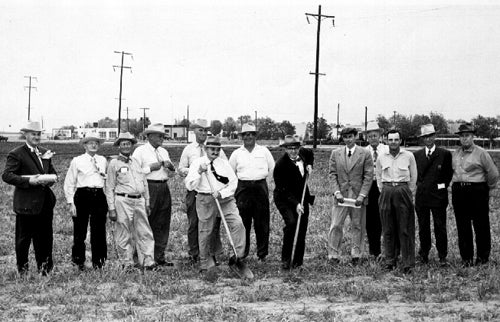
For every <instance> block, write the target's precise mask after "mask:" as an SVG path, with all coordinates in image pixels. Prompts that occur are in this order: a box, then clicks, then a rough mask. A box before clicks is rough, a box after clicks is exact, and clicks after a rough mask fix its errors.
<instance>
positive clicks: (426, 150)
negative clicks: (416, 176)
mask: <svg viewBox="0 0 500 322" xmlns="http://www.w3.org/2000/svg"><path fill="white" fill-rule="evenodd" d="M435 150H436V145H435V144H434V145H433V146H432V148H430V149H429V148H428V147H425V157H427V156H428V155H429V152H430V154H431V155H432V154H433V153H434V151H435Z"/></svg>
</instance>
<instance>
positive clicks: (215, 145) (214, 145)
mask: <svg viewBox="0 0 500 322" xmlns="http://www.w3.org/2000/svg"><path fill="white" fill-rule="evenodd" d="M205 147H206V148H219V149H220V148H221V147H222V145H220V144H219V145H217V144H213V143H211V144H205Z"/></svg>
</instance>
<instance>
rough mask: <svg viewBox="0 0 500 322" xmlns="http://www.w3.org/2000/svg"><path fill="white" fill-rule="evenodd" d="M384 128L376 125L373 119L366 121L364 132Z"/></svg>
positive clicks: (380, 130)
mask: <svg viewBox="0 0 500 322" xmlns="http://www.w3.org/2000/svg"><path fill="white" fill-rule="evenodd" d="M383 130H384V129H382V128H380V127H379V126H378V123H377V122H375V121H372V122H368V123H367V124H366V132H367V133H368V132H371V131H379V132H382V131H383Z"/></svg>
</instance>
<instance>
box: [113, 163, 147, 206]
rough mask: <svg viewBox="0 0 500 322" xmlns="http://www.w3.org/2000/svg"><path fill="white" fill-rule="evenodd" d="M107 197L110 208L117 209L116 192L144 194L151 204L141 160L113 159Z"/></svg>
mask: <svg viewBox="0 0 500 322" xmlns="http://www.w3.org/2000/svg"><path fill="white" fill-rule="evenodd" d="M105 193H106V199H107V201H108V207H109V209H110V210H113V209H115V194H117V193H126V194H130V195H139V194H140V195H142V196H143V197H144V199H145V201H146V206H149V191H148V182H147V180H146V176H145V175H144V172H143V170H142V168H141V166H140V165H139V162H138V161H137V160H136V159H134V158H130V160H129V162H127V163H125V162H123V161H122V160H120V159H113V160H111V161H110V162H109V165H108V180H106V189H105Z"/></svg>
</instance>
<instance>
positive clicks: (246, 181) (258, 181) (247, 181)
mask: <svg viewBox="0 0 500 322" xmlns="http://www.w3.org/2000/svg"><path fill="white" fill-rule="evenodd" d="M238 181H241V182H244V183H260V182H262V181H266V179H259V180H241V179H238Z"/></svg>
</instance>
